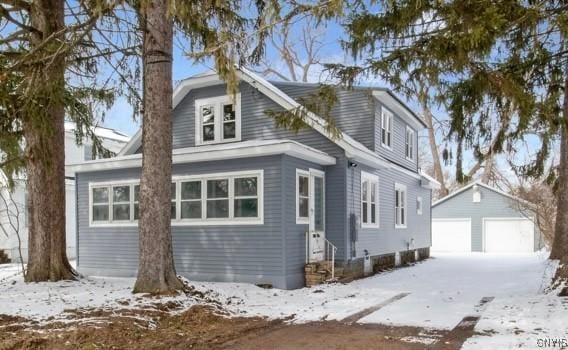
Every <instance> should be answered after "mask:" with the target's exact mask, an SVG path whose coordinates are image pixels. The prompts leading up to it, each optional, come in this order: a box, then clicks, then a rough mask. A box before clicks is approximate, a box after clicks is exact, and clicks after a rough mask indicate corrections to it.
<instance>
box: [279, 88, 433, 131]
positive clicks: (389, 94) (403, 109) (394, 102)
mask: <svg viewBox="0 0 568 350" xmlns="http://www.w3.org/2000/svg"><path fill="white" fill-rule="evenodd" d="M269 82H270V83H271V84H273V85H276V86H287V85H288V86H298V87H302V86H310V87H314V88H316V87H319V86H321V85H322V84H319V83H304V82H298V81H269ZM351 89H352V90H356V91H368V92H370V93H371V94H372V95H373V97H375V98H376V99H378V100H379V102H381V103H382V104H384V105H386V106H387V107H389V108H390V109H396V112H397V114H398V115H399V116H400V117H401V118H403V119H405V120H407V121H408V122H410V123H413V124H415V125H417V126H418V128H426V127H427V125H426V122H425V121H424V120H423V119H422V118H421V117H420V116H419V115H418V114H416V113H415V112H414V111H413V110H412V109H410V108H409V107H408V106H407V105H406V103H404V102H403V101H402V100H401V99H400V98H399V97H398V96H397V95H396V94H395V93H394V92H393V91H392V90H390V89H387V88H384V87H376V86H353V87H352V88H351ZM345 90H346V91H348V90H347V89H345ZM395 106H396V107H395Z"/></svg>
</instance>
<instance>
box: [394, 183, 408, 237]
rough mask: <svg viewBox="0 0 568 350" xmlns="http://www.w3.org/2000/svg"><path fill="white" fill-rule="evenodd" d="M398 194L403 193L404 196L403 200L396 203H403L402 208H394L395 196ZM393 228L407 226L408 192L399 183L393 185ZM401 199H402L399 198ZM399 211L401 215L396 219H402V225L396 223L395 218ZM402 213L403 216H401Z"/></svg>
mask: <svg viewBox="0 0 568 350" xmlns="http://www.w3.org/2000/svg"><path fill="white" fill-rule="evenodd" d="M398 193H403V195H404V197H403V198H404V200H402V201H401V200H399V201H398V203H399V204H400V203H404V205H402V206H398V207H397V206H396V200H397V196H398ZM394 196H395V198H394V227H395V228H406V227H407V224H408V192H407V189H406V186H405V185H403V184H399V183H395V184H394ZM401 198H402V197H401ZM399 211H400V214H401V215H398V217H400V218H403V219H404V221H403V222H404V224H402V223H398V222H397V220H396V218H397V213H398V212H399ZM402 213H404V215H402Z"/></svg>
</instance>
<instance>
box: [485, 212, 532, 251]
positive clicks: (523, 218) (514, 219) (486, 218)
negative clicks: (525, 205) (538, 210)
mask: <svg viewBox="0 0 568 350" xmlns="http://www.w3.org/2000/svg"><path fill="white" fill-rule="evenodd" d="M521 220H522V221H525V220H528V221H530V222H532V224H533V232H532V244H531V248H532V251H533V252H534V251H535V249H534V243H535V232H536V231H535V222H534V216H518V217H514V216H509V217H491V216H490V217H482V218H481V246H482V249H483V252H487V247H486V242H487V240H486V234H487V232H486V231H485V223H486V222H487V221H521Z"/></svg>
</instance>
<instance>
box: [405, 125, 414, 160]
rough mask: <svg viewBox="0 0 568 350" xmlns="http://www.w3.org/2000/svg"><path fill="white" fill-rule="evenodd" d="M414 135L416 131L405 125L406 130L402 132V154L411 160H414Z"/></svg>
mask: <svg viewBox="0 0 568 350" xmlns="http://www.w3.org/2000/svg"><path fill="white" fill-rule="evenodd" d="M415 135H416V133H415V132H414V130H413V129H412V128H411V127H409V126H406V132H405V134H404V156H405V157H406V159H407V160H410V161H412V162H414V160H415V157H414V153H415V149H416V146H415V142H414V137H415Z"/></svg>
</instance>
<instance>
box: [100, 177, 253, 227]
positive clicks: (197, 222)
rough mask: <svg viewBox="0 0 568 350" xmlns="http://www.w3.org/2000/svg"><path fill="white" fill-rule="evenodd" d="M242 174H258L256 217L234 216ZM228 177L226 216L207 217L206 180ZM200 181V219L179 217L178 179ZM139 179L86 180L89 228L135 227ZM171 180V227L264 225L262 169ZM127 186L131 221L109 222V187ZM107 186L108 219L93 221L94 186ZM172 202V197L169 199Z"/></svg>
mask: <svg viewBox="0 0 568 350" xmlns="http://www.w3.org/2000/svg"><path fill="white" fill-rule="evenodd" d="M242 177H257V179H258V182H257V196H255V197H254V196H251V198H253V197H254V198H257V203H258V204H257V209H258V213H257V214H258V216H257V217H255V218H236V217H234V200H235V196H234V180H235V179H238V178H242ZM215 179H228V181H229V188H228V191H229V192H228V195H229V197H228V198H227V199H228V201H229V218H214V219H207V217H206V215H207V210H206V203H207V180H215ZM192 180H200V181H201V199H200V200H201V204H202V211H201V219H182V218H181V185H180V183H181V182H186V181H192ZM139 183H140V181H139V180H138V179H128V180H115V181H105V182H90V183H89V227H114V226H138V220H134V209H133V204H134V186H135V185H138V184H139ZM172 183H175V184H176V198H175V203H176V217H175V218H172V223H171V224H172V226H212V225H263V224H264V170H263V169H260V170H243V171H232V172H223V173H209V174H199V175H183V176H182V175H180V176H172ZM125 185H128V186H130V207H131V211H130V220H128V221H112V187H113V186H114V187H116V186H125ZM98 187H103V188H108V189H109V221H101V222H94V221H93V214H92V211H93V198H92V195H93V191H92V189H93V188H98ZM172 202H173V200H172Z"/></svg>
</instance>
